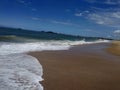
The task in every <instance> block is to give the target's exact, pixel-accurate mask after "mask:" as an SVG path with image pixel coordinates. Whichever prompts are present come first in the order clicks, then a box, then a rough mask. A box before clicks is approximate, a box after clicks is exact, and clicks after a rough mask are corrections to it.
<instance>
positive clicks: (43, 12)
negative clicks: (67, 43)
mask: <svg viewBox="0 0 120 90" xmlns="http://www.w3.org/2000/svg"><path fill="white" fill-rule="evenodd" d="M0 25H1V26H9V27H16V28H24V29H31V30H40V31H41V30H45V31H54V32H60V33H67V34H75V35H83V36H100V37H117V38H120V0H0Z"/></svg>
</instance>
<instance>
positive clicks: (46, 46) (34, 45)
mask: <svg viewBox="0 0 120 90" xmlns="http://www.w3.org/2000/svg"><path fill="white" fill-rule="evenodd" d="M103 42H109V41H108V40H98V41H94V42H86V41H84V40H82V41H68V40H65V41H39V42H29V43H1V44H0V55H6V54H13V53H24V52H28V51H43V50H68V49H69V48H70V47H71V46H73V45H82V44H92V43H103Z"/></svg>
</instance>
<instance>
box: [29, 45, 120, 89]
mask: <svg viewBox="0 0 120 90" xmlns="http://www.w3.org/2000/svg"><path fill="white" fill-rule="evenodd" d="M108 46H111V45H110V44H92V45H81V46H75V47H72V48H71V49H70V50H63V51H43V52H31V53H29V54H30V55H32V56H34V57H36V58H37V59H38V60H39V61H40V63H41V64H42V66H43V73H44V75H43V78H44V81H43V82H42V85H43V86H44V90H120V56H116V55H113V54H111V53H108V52H106V51H105V48H107V47H108ZM117 48H118V47H117ZM119 48H120V47H119ZM111 50H113V47H112V49H111Z"/></svg>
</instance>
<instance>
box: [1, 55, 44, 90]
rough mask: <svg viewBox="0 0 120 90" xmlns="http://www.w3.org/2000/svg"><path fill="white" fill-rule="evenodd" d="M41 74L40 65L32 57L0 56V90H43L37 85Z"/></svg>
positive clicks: (40, 79)
mask: <svg viewBox="0 0 120 90" xmlns="http://www.w3.org/2000/svg"><path fill="white" fill-rule="evenodd" d="M6 57H7V58H6ZM42 74H43V72H42V67H41V65H40V64H39V62H38V61H37V59H36V58H34V57H32V56H29V55H24V54H15V55H7V56H6V55H3V56H0V90H43V87H42V86H41V85H40V84H39V81H42V80H43V79H42V78H41V77H42Z"/></svg>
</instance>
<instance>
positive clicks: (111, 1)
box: [85, 0, 120, 5]
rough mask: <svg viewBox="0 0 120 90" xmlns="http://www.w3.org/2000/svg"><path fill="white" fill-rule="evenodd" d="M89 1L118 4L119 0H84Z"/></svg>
mask: <svg viewBox="0 0 120 90" xmlns="http://www.w3.org/2000/svg"><path fill="white" fill-rule="evenodd" d="M85 1H87V2H89V3H99V4H108V5H119V4H120V0H104V1H102V0H85Z"/></svg>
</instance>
